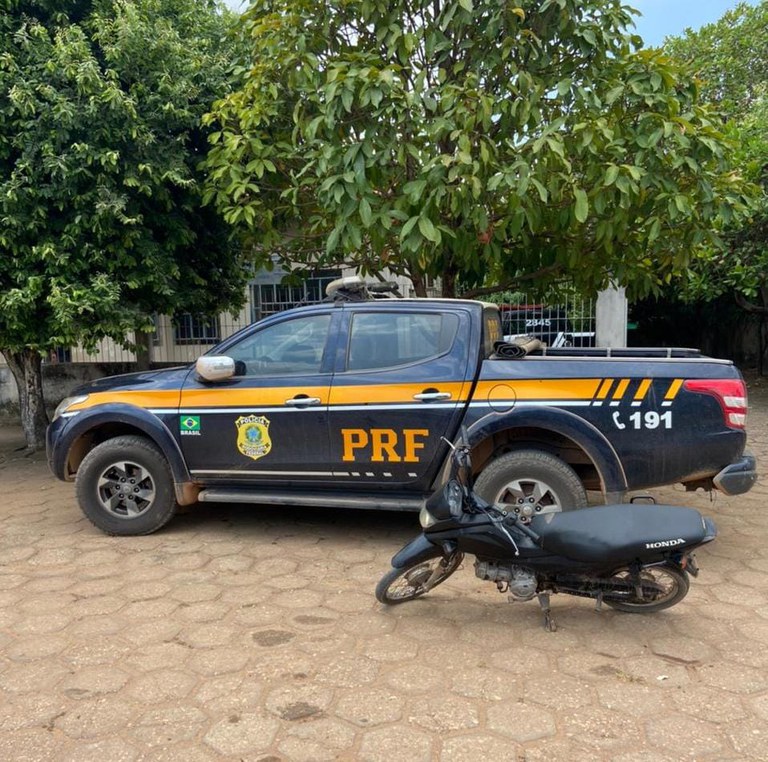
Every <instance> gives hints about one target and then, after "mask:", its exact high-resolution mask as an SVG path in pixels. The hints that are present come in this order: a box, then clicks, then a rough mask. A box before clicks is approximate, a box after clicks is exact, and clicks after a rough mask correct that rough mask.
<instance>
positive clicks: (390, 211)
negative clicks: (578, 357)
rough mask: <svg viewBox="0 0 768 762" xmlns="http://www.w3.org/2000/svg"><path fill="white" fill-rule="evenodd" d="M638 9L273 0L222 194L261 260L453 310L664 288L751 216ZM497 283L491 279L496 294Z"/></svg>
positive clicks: (253, 19)
mask: <svg viewBox="0 0 768 762" xmlns="http://www.w3.org/2000/svg"><path fill="white" fill-rule="evenodd" d="M631 18H632V15H631V11H630V9H628V8H627V7H626V6H623V5H622V4H621V3H620V2H619V1H618V0H579V1H577V0H544V1H543V2H541V1H540V0H520V2H519V3H498V2H490V1H485V0H475V1H474V2H473V0H408V1H407V2H406V1H403V2H398V1H397V0H395V1H393V2H389V1H386V2H385V1H384V0H337V1H335V2H320V1H319V0H255V2H253V3H252V4H251V6H250V8H249V10H248V12H247V13H246V14H245V16H244V17H243V19H242V21H241V24H240V33H241V35H242V36H243V39H244V44H246V45H248V47H249V50H250V55H249V56H248V58H247V60H245V61H243V65H242V66H241V67H240V70H239V74H240V76H241V77H242V81H241V84H240V86H239V87H237V88H236V89H235V91H234V92H233V93H231V94H230V95H229V96H227V97H226V98H225V99H223V100H221V101H219V102H218V103H217V104H216V105H215V107H214V109H213V111H212V112H211V114H210V115H209V116H208V117H207V118H206V121H207V123H208V124H211V125H212V126H215V127H216V131H215V132H214V134H213V135H212V136H211V140H212V143H213V148H212V150H211V152H210V154H209V156H208V159H207V161H206V165H207V167H208V171H209V173H210V180H209V185H208V190H207V195H206V198H207V199H208V200H210V201H211V202H213V203H214V204H215V205H216V207H217V208H218V209H220V210H221V211H222V213H223V214H224V216H225V218H226V219H227V220H228V221H229V222H230V223H232V224H233V225H235V226H237V228H238V229H239V231H240V233H241V234H242V235H243V236H244V238H245V239H246V240H247V241H249V242H251V243H252V244H253V245H254V246H255V247H256V249H257V250H258V251H260V252H261V254H262V257H263V261H266V259H267V256H268V255H269V254H271V253H273V252H275V251H277V252H279V253H280V254H281V255H282V256H283V258H284V259H285V260H286V261H288V262H293V263H296V262H299V263H305V264H320V265H329V264H336V263H340V262H344V263H346V264H351V265H353V266H356V267H360V268H361V269H363V270H364V271H369V272H375V271H378V270H380V269H381V268H382V267H385V266H386V267H389V268H390V269H392V270H394V271H395V272H400V273H404V274H407V275H410V276H411V278H412V279H413V280H414V283H416V285H417V287H418V284H419V283H420V282H423V280H424V277H425V276H428V275H429V276H440V277H441V279H442V282H443V286H444V293H445V294H446V295H449V294H452V293H455V292H456V291H457V290H458V289H457V284H458V283H459V282H460V283H461V284H462V286H463V289H464V291H465V293H466V294H481V293H486V292H488V291H489V290H493V289H496V288H501V289H505V288H516V287H519V286H520V285H522V284H533V285H535V286H536V287H541V288H546V287H547V285H548V284H549V283H550V282H551V281H552V280H554V279H559V278H562V277H563V276H564V275H567V276H568V277H569V278H571V279H572V280H573V281H574V282H575V284H576V285H577V287H578V288H580V289H582V290H584V291H588V292H593V291H595V290H596V289H598V288H600V287H603V286H605V285H606V284H607V283H608V281H609V280H611V279H613V280H618V281H619V282H621V283H623V284H626V285H627V286H628V287H629V288H630V290H631V291H632V292H634V293H635V294H643V293H647V292H649V291H652V290H654V289H657V288H658V287H659V285H660V284H663V283H664V282H667V281H669V280H670V279H671V277H672V276H673V275H674V274H676V273H679V272H681V271H684V270H685V269H686V268H687V267H688V266H689V265H690V263H691V262H692V260H693V259H694V258H695V257H697V256H700V255H701V254H702V253H703V252H705V251H710V250H712V249H714V248H716V247H717V246H718V245H719V243H720V241H719V238H718V230H719V229H720V228H721V227H722V225H723V224H725V223H728V222H729V221H731V220H732V219H733V218H734V216H737V215H739V214H740V213H741V212H743V211H744V209H745V196H744V194H745V193H748V192H749V191H748V189H747V188H746V187H745V186H744V184H743V182H742V180H741V178H740V177H739V176H738V174H736V173H734V172H732V171H731V166H730V162H729V153H730V151H731V150H732V147H731V146H730V144H729V143H728V142H727V141H726V139H725V137H724V135H723V134H722V130H721V126H722V125H721V122H720V121H719V119H718V118H717V117H716V116H713V114H712V113H711V112H709V111H708V110H707V109H705V108H702V107H701V106H699V105H698V100H697V88H696V85H695V84H694V82H693V81H692V80H691V79H690V78H689V77H688V76H686V75H684V74H683V73H682V72H681V70H680V68H679V67H678V66H677V65H675V64H674V63H673V62H672V61H670V59H669V58H667V57H666V56H664V55H663V54H662V53H661V52H659V51H651V50H636V46H637V45H638V44H639V40H638V39H637V38H634V37H632V35H631V34H630V33H628V31H627V27H628V25H629V23H630V21H631ZM489 284H490V286H489Z"/></svg>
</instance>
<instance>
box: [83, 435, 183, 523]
mask: <svg viewBox="0 0 768 762" xmlns="http://www.w3.org/2000/svg"><path fill="white" fill-rule="evenodd" d="M132 480H133V481H132ZM76 487H77V500H78V502H79V504H80V508H81V510H82V511H83V513H84V514H85V515H86V517H87V518H88V519H89V521H90V522H91V523H92V524H93V525H94V526H96V527H98V528H99V529H101V531H102V532H105V533H106V534H111V535H143V534H152V532H156V531H157V530H158V529H160V527H162V526H165V524H167V523H168V522H169V521H170V520H171V518H172V517H173V515H174V513H175V511H176V496H175V493H174V489H173V476H172V474H171V469H170V466H169V465H168V461H167V460H166V459H165V456H164V455H163V453H162V452H161V450H160V449H159V448H158V447H157V446H156V445H155V444H154V443H153V442H151V441H150V440H149V439H146V438H144V437H140V436H120V437H115V438H114V439H108V440H107V441H106V442H102V443H101V444H99V445H96V447H94V448H93V449H92V450H91V451H90V452H89V453H88V454H87V455H86V456H85V458H84V459H83V462H82V463H81V464H80V468H78V470H77V479H76Z"/></svg>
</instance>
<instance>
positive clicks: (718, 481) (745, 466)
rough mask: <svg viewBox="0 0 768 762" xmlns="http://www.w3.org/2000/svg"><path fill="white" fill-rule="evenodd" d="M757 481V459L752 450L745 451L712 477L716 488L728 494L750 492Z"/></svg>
mask: <svg viewBox="0 0 768 762" xmlns="http://www.w3.org/2000/svg"><path fill="white" fill-rule="evenodd" d="M756 481H757V461H756V460H755V456H754V455H752V453H751V452H745V453H744V455H742V456H741V458H739V459H738V460H737V461H736V462H735V463H731V465H730V466H726V467H725V468H724V469H723V470H722V471H721V472H720V473H719V474H717V476H715V477H713V478H712V483H713V484H714V485H715V488H716V489H719V490H720V492H723V493H725V494H726V495H742V494H743V493H745V492H749V490H751V489H752V487H753V486H754V484H755V482H756Z"/></svg>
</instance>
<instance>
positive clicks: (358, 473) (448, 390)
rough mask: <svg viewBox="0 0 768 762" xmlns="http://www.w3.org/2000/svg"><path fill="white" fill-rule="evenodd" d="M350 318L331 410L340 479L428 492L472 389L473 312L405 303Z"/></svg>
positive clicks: (347, 315)
mask: <svg viewBox="0 0 768 762" xmlns="http://www.w3.org/2000/svg"><path fill="white" fill-rule="evenodd" d="M345 318H346V320H345V326H344V328H345V330H343V331H342V332H341V335H340V338H339V346H338V348H337V364H336V369H337V372H336V374H335V376H334V381H333V385H332V387H331V395H330V407H329V417H330V426H329V430H330V457H331V463H332V464H333V468H334V471H335V473H336V476H337V477H338V480H337V483H339V484H343V478H342V477H343V476H347V477H348V478H349V481H350V483H353V484H354V486H355V488H356V489H365V486H366V484H370V485H378V486H381V485H388V486H391V487H392V488H397V487H398V486H400V485H406V484H407V485H408V488H409V489H414V488H423V489H426V488H427V487H428V485H429V484H430V482H431V480H432V479H433V478H434V475H435V473H436V471H437V469H438V467H439V465H441V463H442V457H441V456H442V454H443V453H445V452H446V449H447V445H446V444H445V443H444V442H443V441H442V440H441V437H443V436H446V437H452V436H453V435H454V432H455V431H456V429H457V427H458V425H459V422H460V420H461V417H462V415H463V411H464V406H465V404H466V402H467V398H468V395H469V391H470V388H471V377H472V372H471V371H470V370H469V368H470V365H472V367H473V368H474V365H475V364H476V359H477V358H476V357H473V353H472V352H471V351H470V346H469V343H470V335H471V330H470V329H471V325H472V323H471V315H470V313H469V312H468V311H464V310H451V311H445V312H440V311H439V309H436V308H435V307H434V306H433V307H432V308H431V309H430V308H428V307H426V306H425V307H424V308H419V307H416V306H413V305H407V306H406V305H404V306H402V307H397V308H393V307H391V306H389V307H388V308H386V309H383V308H380V309H379V310H377V309H376V308H375V307H374V306H371V307H370V309H369V308H367V307H366V308H365V309H359V310H358V309H355V310H347V311H345ZM473 360H474V361H475V362H474V363H473Z"/></svg>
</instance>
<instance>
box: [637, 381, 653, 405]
mask: <svg viewBox="0 0 768 762" xmlns="http://www.w3.org/2000/svg"><path fill="white" fill-rule="evenodd" d="M650 386H651V379H650V378H644V379H643V380H642V381H641V382H640V386H639V387H638V388H637V391H636V392H635V402H639V401H640V400H641V399H643V397H645V395H646V394H647V393H648V389H649V388H650Z"/></svg>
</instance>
